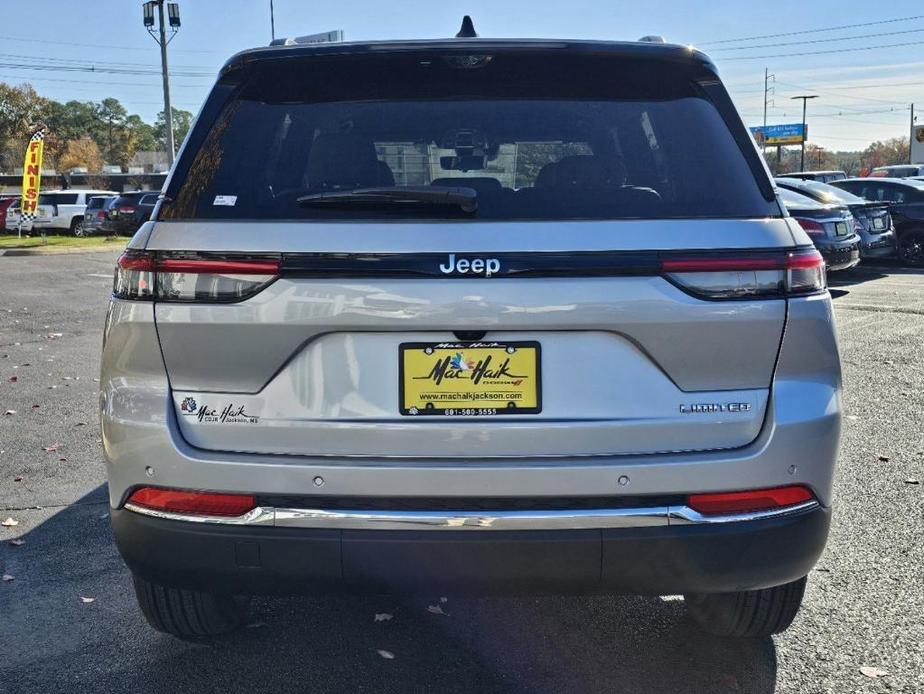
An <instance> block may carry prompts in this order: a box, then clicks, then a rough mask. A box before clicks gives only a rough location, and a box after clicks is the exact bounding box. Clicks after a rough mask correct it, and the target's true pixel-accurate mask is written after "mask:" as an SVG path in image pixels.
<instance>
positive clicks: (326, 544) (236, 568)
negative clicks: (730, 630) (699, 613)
mask: <svg viewBox="0 0 924 694" xmlns="http://www.w3.org/2000/svg"><path fill="white" fill-rule="evenodd" d="M829 522H830V511H829V510H828V509H826V508H824V507H821V506H818V505H815V506H813V507H812V508H811V509H807V510H805V511H801V512H794V513H790V514H788V515H784V516H780V517H776V518H768V519H760V520H744V521H739V522H730V523H716V524H703V525H699V524H681V525H670V526H660V527H637V528H603V529H600V528H597V529H593V528H591V529H576V530H524V531H502V530H497V531H495V530H438V531H434V530H343V529H316V528H293V527H255V526H235V525H214V524H204V523H191V522H182V521H176V520H167V519H163V518H156V517H150V516H145V515H141V514H138V513H135V512H132V511H129V510H125V509H120V510H114V511H113V512H112V526H113V530H114V534H115V539H116V544H117V546H118V548H119V551H120V553H121V554H122V557H123V558H124V559H125V562H126V563H127V564H128V566H129V568H130V569H131V570H132V571H133V572H135V573H137V574H139V575H141V576H143V577H144V578H146V579H148V580H150V581H154V582H156V583H160V584H162V585H170V586H179V587H187V588H198V589H203V590H211V591H225V592H232V593H242V594H273V593H275V594H295V593H306V592H319V591H339V590H358V591H373V592H386V593H392V592H421V591H426V592H427V593H429V594H434V593H438V592H456V593H476V594H490V593H520V594H523V593H561V594H574V593H596V592H602V593H639V594H652V595H659V594H660V595H664V594H678V593H694V592H696V593H713V592H727V591H735V590H750V589H757V588H764V587H768V586H773V585H780V584H782V583H786V582H788V581H792V580H795V579H797V578H799V577H801V576H804V575H806V574H807V573H808V571H809V570H810V569H811V567H812V566H813V565H814V563H815V562H816V561H817V559H818V557H819V556H820V554H821V552H822V550H823V548H824V544H825V540H826V538H827V534H828V526H829Z"/></svg>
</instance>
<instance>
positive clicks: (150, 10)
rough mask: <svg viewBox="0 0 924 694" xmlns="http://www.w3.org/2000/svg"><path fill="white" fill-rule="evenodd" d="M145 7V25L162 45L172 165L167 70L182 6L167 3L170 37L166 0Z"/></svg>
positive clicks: (172, 149) (171, 152) (173, 148)
mask: <svg viewBox="0 0 924 694" xmlns="http://www.w3.org/2000/svg"><path fill="white" fill-rule="evenodd" d="M155 7H156V8H157V18H158V20H159V21H158V24H159V26H158V30H157V32H155V30H154V8H155ZM142 8H143V9H144V26H145V28H146V29H147V30H148V33H149V34H150V35H151V38H153V39H154V40H155V41H156V42H157V44H158V45H159V46H160V69H161V73H162V75H163V79H164V129H165V130H166V136H167V162H168V163H169V164H170V165H171V166H172V165H173V157H174V156H176V145H175V144H174V141H173V109H171V108H170V77H169V72H168V70H167V44H168V43H170V42H171V41H172V40H173V37H174V36H176V32H177V31H179V29H180V6H179V5H178V4H177V3H175V2H168V3H167V17H168V20H169V22H170V31H171V33H170V38H167V26H166V22H164V0H148V2H146V3H144V4H143V5H142Z"/></svg>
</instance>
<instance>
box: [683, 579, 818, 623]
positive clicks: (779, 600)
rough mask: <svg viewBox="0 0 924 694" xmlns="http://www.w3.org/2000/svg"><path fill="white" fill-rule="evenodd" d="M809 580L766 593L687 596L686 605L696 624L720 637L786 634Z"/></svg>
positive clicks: (769, 589) (751, 591) (752, 591)
mask: <svg viewBox="0 0 924 694" xmlns="http://www.w3.org/2000/svg"><path fill="white" fill-rule="evenodd" d="M805 584H806V578H805V577H802V578H800V579H799V580H798V581H793V582H792V583H785V584H783V585H781V586H774V587H773V588H764V589H763V590H746V591H741V592H738V593H716V594H715V595H687V596H685V601H686V603H687V609H688V610H689V613H690V616H691V617H692V618H693V620H694V621H695V622H696V624H697V625H698V626H699V627H700V629H702V630H703V631H706V632H708V633H710V634H715V635H716V636H735V637H746V638H754V637H758V636H770V635H771V634H779V633H780V632H782V631H786V629H787V628H789V625H790V624H792V620H793V619H795V617H796V613H798V612H799V607H800V606H801V605H802V596H803V594H804V593H805Z"/></svg>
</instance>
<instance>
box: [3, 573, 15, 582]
mask: <svg viewBox="0 0 924 694" xmlns="http://www.w3.org/2000/svg"><path fill="white" fill-rule="evenodd" d="M14 579H15V577H14V576H10V575H9V574H3V582H4V583H9V582H10V581H12V580H14Z"/></svg>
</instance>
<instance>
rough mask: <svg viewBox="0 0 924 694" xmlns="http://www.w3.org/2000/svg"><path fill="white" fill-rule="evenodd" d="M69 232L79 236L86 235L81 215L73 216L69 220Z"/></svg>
mask: <svg viewBox="0 0 924 694" xmlns="http://www.w3.org/2000/svg"><path fill="white" fill-rule="evenodd" d="M71 234H73V235H74V236H77V237H80V238H83V237H84V236H87V235H88V234H87V231H86V227H85V226H84V225H83V217H74V219H73V220H72V221H71Z"/></svg>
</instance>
